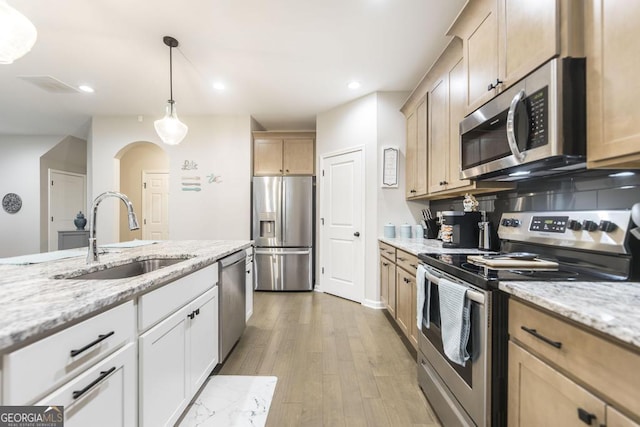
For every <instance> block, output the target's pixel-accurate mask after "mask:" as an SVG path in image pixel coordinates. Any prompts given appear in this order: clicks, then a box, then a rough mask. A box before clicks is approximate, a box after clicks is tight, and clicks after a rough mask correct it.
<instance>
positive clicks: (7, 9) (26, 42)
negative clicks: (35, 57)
mask: <svg viewBox="0 0 640 427" xmlns="http://www.w3.org/2000/svg"><path fill="white" fill-rule="evenodd" d="M36 38H38V32H37V31H36V27H34V25H33V24H32V23H31V21H29V19H27V17H26V16H24V15H23V14H21V13H20V12H18V11H17V10H15V9H14V8H12V7H11V6H9V5H8V4H7V2H6V1H5V0H0V64H11V63H12V62H13V61H15V60H16V59H18V58H20V57H22V56H24V55H25V54H26V53H27V52H29V51H30V50H31V48H32V47H33V45H34V44H35V42H36Z"/></svg>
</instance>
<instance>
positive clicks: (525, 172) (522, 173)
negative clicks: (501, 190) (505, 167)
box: [509, 171, 531, 176]
mask: <svg viewBox="0 0 640 427" xmlns="http://www.w3.org/2000/svg"><path fill="white" fill-rule="evenodd" d="M530 173H531V171H520V172H513V173H510V174H509V176H525V175H529V174H530Z"/></svg>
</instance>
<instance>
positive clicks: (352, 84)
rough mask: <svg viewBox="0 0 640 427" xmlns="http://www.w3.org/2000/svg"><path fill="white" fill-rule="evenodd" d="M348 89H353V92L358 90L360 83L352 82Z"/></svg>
mask: <svg viewBox="0 0 640 427" xmlns="http://www.w3.org/2000/svg"><path fill="white" fill-rule="evenodd" d="M347 87H348V88H349V89H351V90H355V89H358V88H360V82H356V81H355V80H354V81H352V82H351V83H349V84H348V85H347Z"/></svg>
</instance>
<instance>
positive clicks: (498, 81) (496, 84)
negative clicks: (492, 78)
mask: <svg viewBox="0 0 640 427" xmlns="http://www.w3.org/2000/svg"><path fill="white" fill-rule="evenodd" d="M502 83H504V82H503V81H502V80H500V79H496V83H495V84H493V83H489V86H487V91H491V90H493V89H496V88H497V87H498V85H501V84H502Z"/></svg>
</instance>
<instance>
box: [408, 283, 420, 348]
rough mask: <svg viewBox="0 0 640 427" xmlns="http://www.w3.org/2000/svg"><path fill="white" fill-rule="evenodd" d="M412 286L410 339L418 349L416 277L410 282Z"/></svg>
mask: <svg viewBox="0 0 640 427" xmlns="http://www.w3.org/2000/svg"><path fill="white" fill-rule="evenodd" d="M409 285H410V286H411V316H410V318H409V341H411V344H413V346H414V347H415V348H416V349H417V348H418V321H417V314H418V313H417V309H418V307H417V305H418V289H417V285H416V279H415V277H412V278H411V281H410V282H409Z"/></svg>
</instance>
